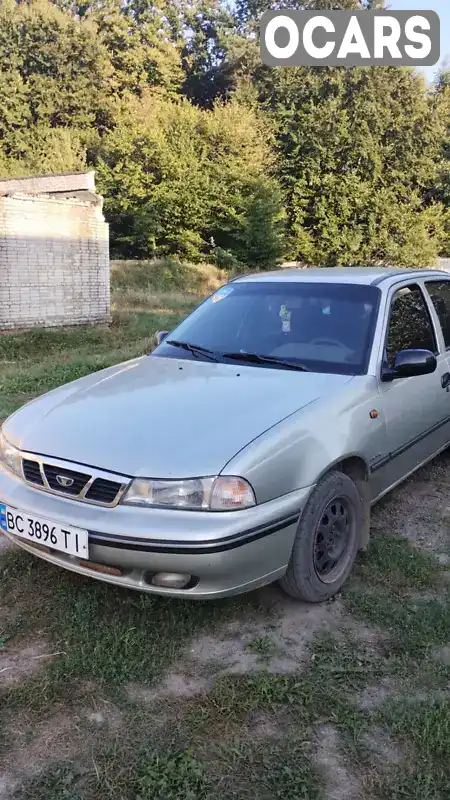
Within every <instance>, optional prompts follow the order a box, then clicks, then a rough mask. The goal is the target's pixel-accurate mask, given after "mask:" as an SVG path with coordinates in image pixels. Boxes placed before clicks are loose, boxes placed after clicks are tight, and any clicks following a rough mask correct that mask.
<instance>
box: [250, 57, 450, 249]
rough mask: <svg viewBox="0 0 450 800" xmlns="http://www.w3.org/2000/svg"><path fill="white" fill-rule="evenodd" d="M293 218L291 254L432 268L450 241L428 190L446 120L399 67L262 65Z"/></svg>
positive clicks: (261, 82) (264, 95) (265, 101)
mask: <svg viewBox="0 0 450 800" xmlns="http://www.w3.org/2000/svg"><path fill="white" fill-rule="evenodd" d="M256 82H257V85H258V87H259V100H260V104H261V105H262V106H263V108H265V109H266V110H267V113H268V114H270V115H271V118H272V120H273V124H274V126H275V131H276V142H277V149H278V153H279V159H278V162H279V165H280V166H279V175H280V179H281V182H282V185H283V187H284V190H285V197H286V207H287V213H288V218H289V234H290V254H291V256H292V257H296V258H298V259H299V260H304V261H307V262H310V263H312V264H319V265H322V264H323V265H325V264H327V265H330V264H354V263H357V262H360V263H380V264H385V263H392V264H403V263H407V264H412V263H415V264H422V265H424V264H427V263H430V261H433V260H434V259H435V257H436V256H437V254H438V252H439V250H440V248H441V245H442V242H443V237H444V231H443V224H444V222H443V209H442V206H441V205H439V204H437V205H433V198H431V197H430V195H429V187H430V186H432V185H433V182H434V181H435V180H436V176H437V174H438V170H439V164H440V159H441V147H442V136H443V130H444V127H443V116H442V113H441V111H440V110H438V108H437V106H436V104H435V103H433V102H432V98H430V95H429V93H428V92H427V89H426V87H425V84H424V81H423V79H422V78H421V77H420V76H417V75H415V74H414V73H413V72H412V71H410V70H405V69H397V68H393V67H392V68H382V67H377V68H361V69H343V68H335V69H331V68H317V67H316V68H306V67H302V68H300V67H299V68H285V69H278V70H269V69H267V68H264V67H261V68H260V70H259V72H258V74H257V75H256Z"/></svg>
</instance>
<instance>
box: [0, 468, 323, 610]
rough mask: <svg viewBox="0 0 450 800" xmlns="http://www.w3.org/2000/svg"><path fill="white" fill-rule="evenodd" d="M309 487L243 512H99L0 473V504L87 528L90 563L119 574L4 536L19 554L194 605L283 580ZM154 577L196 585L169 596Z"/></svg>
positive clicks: (128, 509)
mask: <svg viewBox="0 0 450 800" xmlns="http://www.w3.org/2000/svg"><path fill="white" fill-rule="evenodd" d="M311 488H312V487H308V488H305V489H300V490H298V491H296V492H291V493H289V494H287V495H284V496H282V497H279V498H277V499H276V500H272V501H271V502H269V503H264V504H262V505H260V506H255V507H254V508H249V509H245V510H242V511H228V512H225V511H224V512H205V511H180V510H173V509H159V508H151V509H150V508H137V507H132V506H124V505H118V506H116V507H115V508H102V507H98V506H92V505H89V504H87V503H82V502H79V501H76V500H71V499H70V498H63V497H59V496H56V495H52V494H48V493H46V492H43V491H41V490H39V489H33V488H32V487H31V486H28V485H27V484H26V483H24V482H23V481H22V480H21V479H19V478H17V477H16V476H14V475H13V474H11V473H9V472H8V471H6V470H4V469H2V468H0V502H3V503H6V504H7V505H10V506H13V507H15V508H17V509H20V510H22V511H25V512H29V513H30V514H34V515H36V516H39V515H41V516H42V517H44V518H47V519H50V520H54V522H55V523H60V524H63V525H72V526H77V527H79V528H85V529H87V530H88V531H89V561H91V562H94V564H100V565H107V566H110V567H116V568H118V569H119V570H121V574H120V575H111V574H105V573H100V572H96V571H93V569H91V568H89V567H87V566H83V565H82V564H81V563H80V559H78V558H76V557H75V556H71V555H68V554H65V553H60V552H57V551H55V550H41V549H37V548H36V547H35V546H34V545H33V544H31V543H30V544H29V543H28V542H27V541H25V540H23V539H20V538H19V537H17V536H13V535H11V534H7V535H8V536H9V538H10V539H11V540H12V541H14V542H15V543H16V544H17V545H19V547H22V548H23V549H24V550H27V551H28V552H30V553H33V555H36V556H38V557H39V558H43V559H45V560H46V561H49V562H51V563H53V564H57V565H59V566H61V567H65V568H66V569H70V570H72V571H74V572H78V573H80V574H83V575H88V576H89V577H93V578H97V579H100V580H102V581H105V582H107V583H113V584H116V585H118V586H124V587H126V588H130V589H138V590H140V591H146V592H152V593H154V594H161V595H164V594H165V595H169V596H173V597H186V598H193V599H194V598H196V599H203V598H219V597H224V596H228V595H233V594H238V593H240V592H245V591H249V590H250V589H254V588H257V587H258V586H262V585H264V584H267V583H271V582H272V581H274V580H276V579H277V578H279V577H281V576H282V575H283V574H284V572H285V571H286V567H287V564H288V562H289V558H290V554H291V550H292V545H293V541H294V536H295V532H296V529H297V524H298V518H299V515H300V513H301V511H302V509H303V507H304V505H305V502H306V500H307V498H308V496H309V493H310V491H311ZM158 572H175V573H182V574H188V575H191V576H193V580H192V581H191V584H190V585H189V588H184V589H167V588H163V587H159V586H154V585H153V584H152V583H151V576H152V575H154V574H155V573H158Z"/></svg>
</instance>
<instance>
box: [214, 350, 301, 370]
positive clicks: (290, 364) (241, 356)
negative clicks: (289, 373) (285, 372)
mask: <svg viewBox="0 0 450 800" xmlns="http://www.w3.org/2000/svg"><path fill="white" fill-rule="evenodd" d="M222 358H233V359H235V360H236V361H249V362H250V363H254V364H278V365H279V366H280V367H286V368H287V369H296V370H298V371H299V372H309V369H308V367H305V365H304V364H297V362H295V361H289V360H288V359H285V358H275V356H261V355H259V353H222Z"/></svg>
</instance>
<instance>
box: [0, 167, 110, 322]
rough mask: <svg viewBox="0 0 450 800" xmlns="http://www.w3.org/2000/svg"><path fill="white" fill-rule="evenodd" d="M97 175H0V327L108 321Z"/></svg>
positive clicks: (104, 229)
mask: <svg viewBox="0 0 450 800" xmlns="http://www.w3.org/2000/svg"><path fill="white" fill-rule="evenodd" d="M102 206H103V199H102V197H100V195H98V194H96V191H95V173H94V172H93V171H90V172H84V173H75V174H74V173H71V174H62V175H47V176H42V177H38V178H19V179H11V180H10V179H5V180H0V329H3V330H6V329H13V328H27V327H36V326H48V327H51V326H62V325H76V324H81V323H91V322H103V321H107V320H108V319H109V313H110V299H109V231H108V225H107V223H106V222H105V219H104V216H103V209H102Z"/></svg>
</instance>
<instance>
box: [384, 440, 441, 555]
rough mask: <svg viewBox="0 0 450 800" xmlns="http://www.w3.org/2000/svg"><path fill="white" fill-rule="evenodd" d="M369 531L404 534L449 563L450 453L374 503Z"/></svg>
mask: <svg viewBox="0 0 450 800" xmlns="http://www.w3.org/2000/svg"><path fill="white" fill-rule="evenodd" d="M372 531H373V533H375V534H376V533H378V532H380V533H388V534H395V535H399V536H405V537H406V538H408V539H409V540H410V541H412V542H414V543H415V544H416V545H418V546H419V547H422V548H423V549H425V550H428V551H429V552H432V553H435V554H436V555H437V556H438V558H439V559H440V561H441V562H442V563H450V453H447V452H446V453H444V454H443V455H441V456H440V457H439V458H437V459H436V460H435V461H434V462H432V463H431V464H430V465H429V466H427V467H424V468H423V469H421V470H419V471H418V472H417V474H416V475H415V476H413V477H412V478H411V479H410V480H409V481H408V482H407V483H405V484H403V485H402V486H400V487H399V488H397V489H396V490H395V491H394V492H392V494H390V495H388V497H387V498H386V499H385V500H382V501H381V502H380V503H379V504H377V505H376V506H375V508H374V509H373V514H372Z"/></svg>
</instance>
